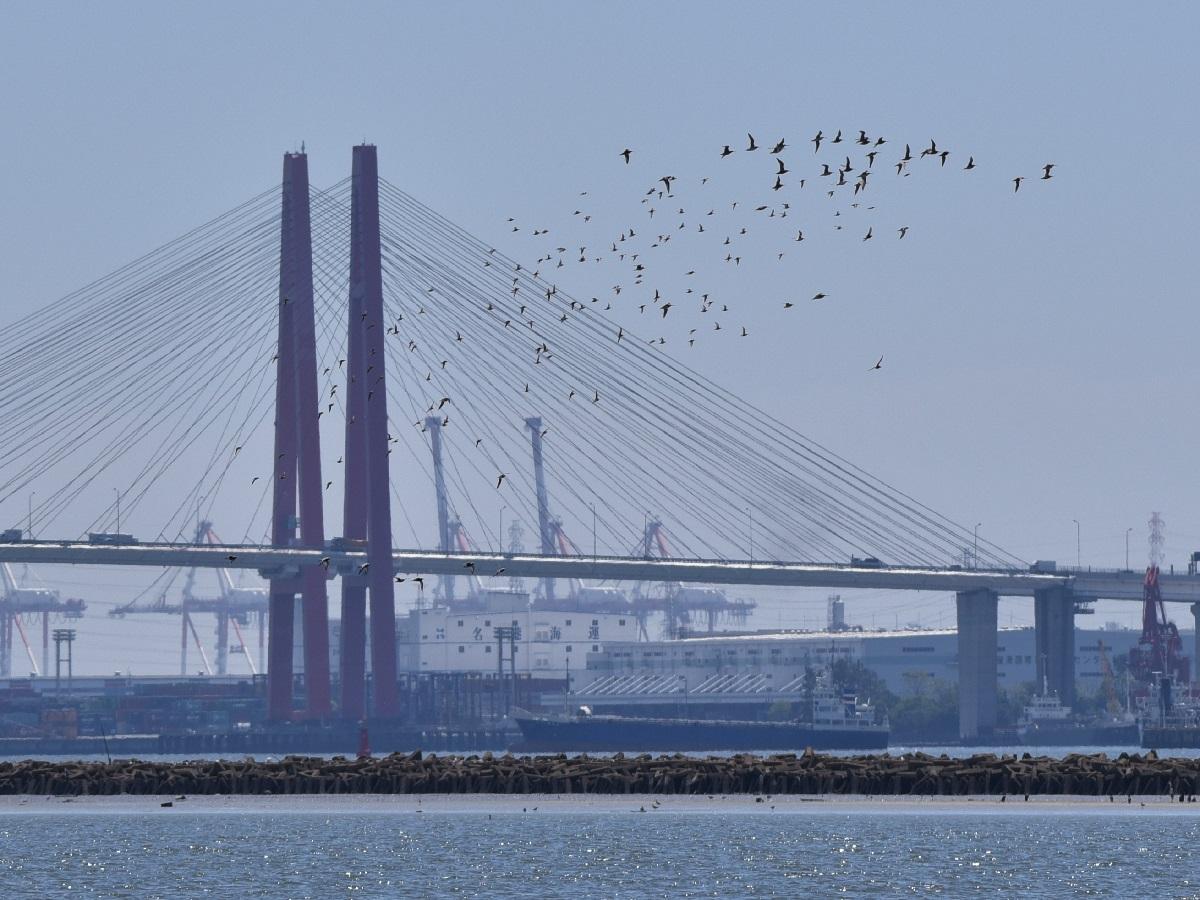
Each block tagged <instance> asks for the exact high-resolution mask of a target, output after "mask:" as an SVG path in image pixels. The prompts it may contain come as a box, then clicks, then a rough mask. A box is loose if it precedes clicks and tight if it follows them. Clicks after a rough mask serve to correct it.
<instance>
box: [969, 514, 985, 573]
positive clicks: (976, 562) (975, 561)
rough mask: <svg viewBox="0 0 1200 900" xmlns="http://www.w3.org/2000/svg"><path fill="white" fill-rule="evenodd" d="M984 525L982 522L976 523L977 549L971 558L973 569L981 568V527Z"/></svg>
mask: <svg viewBox="0 0 1200 900" xmlns="http://www.w3.org/2000/svg"><path fill="white" fill-rule="evenodd" d="M982 524H983V523H982V522H976V523H975V549H974V551H973V553H972V556H971V561H972V563H973V564H972V566H971V568H973V569H978V568H979V526H980V525H982Z"/></svg>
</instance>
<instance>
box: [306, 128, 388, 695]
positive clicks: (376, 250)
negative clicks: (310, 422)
mask: <svg viewBox="0 0 1200 900" xmlns="http://www.w3.org/2000/svg"><path fill="white" fill-rule="evenodd" d="M352 177H353V180H352V184H351V200H350V310H349V321H348V326H349V330H348V334H347V341H348V346H347V352H346V371H347V377H348V379H349V384H348V385H347V395H348V401H347V407H346V454H345V469H346V528H345V532H346V537H348V538H349V537H353V538H359V539H361V538H363V537H365V538H366V541H367V565H366V569H365V571H363V572H361V573H360V575H362V576H365V577H364V578H363V579H362V581H363V583H360V584H359V585H357V586H354V589H353V590H352V591H351V593H350V596H349V597H348V596H347V593H346V591H347V590H348V589H347V588H343V594H342V601H343V608H342V616H343V618H342V628H343V634H344V641H343V652H342V660H343V663H342V665H343V669H342V675H343V678H344V679H346V680H345V681H344V682H343V687H342V691H343V704H344V709H343V712H344V715H346V716H348V717H356V716H361V709H362V702H361V690H362V688H361V685H362V677H361V675H360V674H359V673H361V672H363V671H365V665H364V664H363V661H362V657H363V656H364V655H365V652H366V648H365V646H364V644H363V641H362V635H363V634H364V633H365V630H366V629H365V627H364V624H365V623H364V622H363V615H364V612H365V610H364V609H363V606H364V604H363V603H362V599H361V598H362V591H363V589H364V588H365V589H366V590H367V591H368V592H369V598H370V602H369V607H370V623H371V634H370V640H371V684H372V705H371V713H372V715H375V716H380V717H385V718H386V717H391V716H395V715H396V714H397V713H398V712H399V689H398V686H397V682H396V596H395V585H394V582H393V581H392V577H393V571H392V506H391V481H390V477H389V468H388V454H389V452H390V450H389V448H388V420H387V381H386V379H385V377H384V376H385V372H386V368H387V367H386V364H385V363H386V356H385V353H384V335H385V334H386V331H387V323H386V322H385V321H384V317H383V269H382V259H381V251H380V236H379V163H378V158H377V156H376V153H375V147H374V145H372V144H362V145H359V146H357V147H355V148H354V164H353V176H352ZM314 371H315V368H314ZM348 599H349V601H350V603H349V605H347V600H348ZM347 615H349V619H348V618H347ZM348 701H349V702H348Z"/></svg>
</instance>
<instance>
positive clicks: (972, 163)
mask: <svg viewBox="0 0 1200 900" xmlns="http://www.w3.org/2000/svg"><path fill="white" fill-rule="evenodd" d="M973 168H975V157H973V156H972V157H970V158H968V159H967V164H966V165H965V166H963V171H964V172H969V171H971V170H972V169H973Z"/></svg>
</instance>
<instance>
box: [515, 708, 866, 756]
mask: <svg viewBox="0 0 1200 900" xmlns="http://www.w3.org/2000/svg"><path fill="white" fill-rule="evenodd" d="M516 723H517V726H518V727H519V728H520V729H521V735H522V738H523V740H522V742H521V744H520V745H519V746H518V747H517V748H516V749H519V750H524V751H530V752H545V753H561V752H568V751H583V750H588V751H592V750H600V751H608V752H615V751H629V752H635V753H636V752H643V751H670V752H674V751H682V750H740V751H746V750H772V751H797V752H799V751H802V750H804V749H805V748H808V747H811V748H812V749H814V750H885V749H887V745H888V729H887V728H886V727H885V726H869V727H855V728H837V727H825V726H819V727H814V726H812V725H804V724H800V723H795V722H729V721H707V720H702V719H639V718H636V717H632V716H630V717H623V716H587V717H579V718H576V719H565V718H563V719H555V718H549V717H542V716H530V717H517V718H516Z"/></svg>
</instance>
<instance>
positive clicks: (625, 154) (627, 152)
mask: <svg viewBox="0 0 1200 900" xmlns="http://www.w3.org/2000/svg"><path fill="white" fill-rule="evenodd" d="M618 155H620V156H623V157H625V165H629V157H631V156H633V151H632V150H630V149H629V148H628V147H626V148H625V149H624V150H622V151H621V152H620V154H618Z"/></svg>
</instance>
